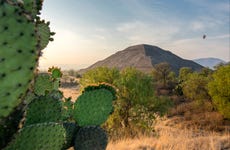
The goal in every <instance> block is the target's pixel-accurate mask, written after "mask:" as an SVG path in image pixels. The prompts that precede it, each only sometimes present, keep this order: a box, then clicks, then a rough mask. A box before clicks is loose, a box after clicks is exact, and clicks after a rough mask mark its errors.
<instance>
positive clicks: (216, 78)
mask: <svg viewBox="0 0 230 150" xmlns="http://www.w3.org/2000/svg"><path fill="white" fill-rule="evenodd" d="M208 89H209V94H210V95H211V97H212V100H213V103H214V105H215V106H216V107H217V109H218V111H220V113H221V114H222V115H223V116H224V117H225V118H228V119H230V64H228V65H226V66H225V65H223V66H220V67H218V68H217V70H216V71H215V72H214V73H213V75H212V80H211V81H210V82H209V84H208Z"/></svg>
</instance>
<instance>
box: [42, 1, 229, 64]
mask: <svg viewBox="0 0 230 150" xmlns="http://www.w3.org/2000/svg"><path fill="white" fill-rule="evenodd" d="M229 1H230V0H66V1H64V0H44V5H43V10H42V15H41V17H42V18H43V19H45V20H47V21H50V22H51V28H52V31H54V32H56V35H55V36H54V42H51V43H49V45H48V47H47V48H46V49H45V50H43V52H44V55H43V57H42V59H41V60H40V67H41V68H43V69H44V68H47V67H48V66H52V65H56V66H59V67H64V66H65V67H68V68H72V69H79V68H82V67H87V66H89V65H91V64H93V63H95V62H96V61H98V60H102V59H104V58H106V57H108V56H109V55H111V54H114V53H115V52H117V51H118V50H123V49H125V48H127V47H128V46H131V45H136V44H143V43H145V44H150V45H156V46H159V47H161V48H163V49H166V50H170V51H172V52H173V53H175V54H176V55H179V56H180V57H183V58H186V59H194V58H201V57H217V58H221V59H223V60H225V61H229V57H230V54H229V53H230V48H229V47H230V44H229V43H230V27H229V25H230V15H229V13H230V2H229ZM203 34H206V35H207V37H206V39H202V36H203ZM64 64H65V65H64Z"/></svg>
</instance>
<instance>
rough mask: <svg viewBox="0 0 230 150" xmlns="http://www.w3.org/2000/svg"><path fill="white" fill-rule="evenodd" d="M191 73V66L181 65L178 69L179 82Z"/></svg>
mask: <svg viewBox="0 0 230 150" xmlns="http://www.w3.org/2000/svg"><path fill="white" fill-rule="evenodd" d="M191 73H193V71H192V69H191V68H188V67H182V68H181V69H180V71H179V80H180V81H181V82H183V81H186V80H187V78H188V75H189V74H191Z"/></svg>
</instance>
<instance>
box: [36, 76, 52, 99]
mask: <svg viewBox="0 0 230 150" xmlns="http://www.w3.org/2000/svg"><path fill="white" fill-rule="evenodd" d="M51 90H53V82H52V79H51V77H50V75H49V74H47V73H41V74H38V76H37V77H36V79H35V83H34V93H35V94H36V95H45V94H46V93H47V92H50V91H51Z"/></svg>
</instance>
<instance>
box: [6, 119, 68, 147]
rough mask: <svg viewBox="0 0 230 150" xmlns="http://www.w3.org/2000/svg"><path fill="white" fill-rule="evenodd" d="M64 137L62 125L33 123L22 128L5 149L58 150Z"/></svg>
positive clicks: (63, 141) (64, 132)
mask: <svg viewBox="0 0 230 150" xmlns="http://www.w3.org/2000/svg"><path fill="white" fill-rule="evenodd" d="M65 138H66V131H65V128H64V127H63V125H60V124H57V123H41V124H34V125H30V126H27V127H24V128H22V129H21V130H20V131H19V133H18V134H16V136H15V139H14V140H13V141H12V142H11V143H10V145H9V146H8V147H6V149H5V150H42V149H44V150H60V149H62V147H63V145H64V143H65Z"/></svg>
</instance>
